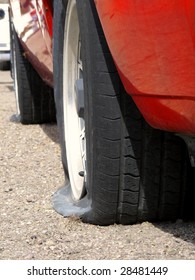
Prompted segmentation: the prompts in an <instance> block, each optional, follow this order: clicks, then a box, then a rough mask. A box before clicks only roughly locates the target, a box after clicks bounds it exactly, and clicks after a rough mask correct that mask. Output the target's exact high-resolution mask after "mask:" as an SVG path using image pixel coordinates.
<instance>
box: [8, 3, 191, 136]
mask: <svg viewBox="0 0 195 280" xmlns="http://www.w3.org/2000/svg"><path fill="white" fill-rule="evenodd" d="M94 2H95V4H96V7H97V11H98V14H99V17H100V21H101V23H102V27H103V30H104V33H105V36H106V39H107V42H108V45H109V48H110V50H111V53H112V56H113V58H114V61H115V64H116V67H117V69H118V72H119V74H120V77H121V80H122V82H123V85H124V87H125V89H126V91H127V93H128V94H130V95H131V96H132V97H133V99H134V101H135V103H136V104H137V106H138V108H139V110H140V111H141V113H142V114H143V116H144V118H145V119H146V121H147V122H148V123H149V124H150V125H151V126H153V127H155V128H158V129H162V130H167V131H172V132H177V133H182V134H190V135H191V134H192V135H194V134H195V2H194V0H172V1H170V0H150V1H148V0H107V1H105V0H94ZM10 3H11V8H12V13H13V22H14V25H15V28H16V31H17V32H18V35H19V38H20V40H21V42H22V44H23V47H24V49H25V55H26V56H27V57H28V58H29V60H30V61H31V62H32V64H33V66H34V68H35V69H36V70H37V71H38V73H39V74H40V75H41V77H42V78H43V80H45V81H46V82H47V83H48V84H50V85H53V73H52V72H53V63H52V1H49V0H20V1H17V0H10Z"/></svg>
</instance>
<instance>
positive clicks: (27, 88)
mask: <svg viewBox="0 0 195 280" xmlns="http://www.w3.org/2000/svg"><path fill="white" fill-rule="evenodd" d="M11 39H12V41H11V44H12V48H11V49H12V74H13V79H14V88H15V95H16V109H17V115H18V116H19V119H20V121H21V123H23V124H37V123H46V122H54V121H55V120H56V111H55V102H54V94H53V89H52V88H51V87H49V86H48V85H46V83H44V82H43V80H42V79H41V78H40V76H39V75H38V74H37V72H36V71H35V70H34V68H33V67H32V65H31V64H30V62H29V61H28V60H27V58H26V57H25V55H24V51H23V48H22V45H21V43H20V41H19V39H18V36H17V33H16V32H15V30H14V27H13V24H11Z"/></svg>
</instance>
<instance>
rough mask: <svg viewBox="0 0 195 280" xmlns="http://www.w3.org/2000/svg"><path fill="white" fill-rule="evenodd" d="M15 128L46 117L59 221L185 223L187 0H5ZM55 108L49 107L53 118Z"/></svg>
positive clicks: (194, 137) (194, 116)
mask: <svg viewBox="0 0 195 280" xmlns="http://www.w3.org/2000/svg"><path fill="white" fill-rule="evenodd" d="M10 15H11V29H12V58H13V59H12V60H13V73H14V80H15V90H16V100H17V109H18V115H19V117H20V120H21V122H22V123H23V124H34V123H44V122H51V121H55V118H56V116H57V124H58V128H59V133H60V142H61V151H62V162H63V166H64V172H65V176H66V177H67V178H68V180H66V182H67V183H66V186H65V187H64V188H62V189H60V190H59V191H58V192H57V193H56V194H55V195H54V197H53V202H54V208H55V209H56V210H57V211H58V212H59V213H61V214H62V215H64V216H69V215H78V216H79V217H81V219H82V220H83V221H84V222H89V223H94V224H99V225H108V224H113V223H122V224H132V223H136V222H142V221H163V220H176V219H177V218H181V219H191V218H194V216H195V203H194V199H195V170H194V166H195V2H194V1H193V0H172V1H170V0H150V1H148V0H107V1H106V0H77V1H76V0H55V1H51V0H50V1H49V0H21V1H16V0H11V1H10ZM55 108H56V111H55Z"/></svg>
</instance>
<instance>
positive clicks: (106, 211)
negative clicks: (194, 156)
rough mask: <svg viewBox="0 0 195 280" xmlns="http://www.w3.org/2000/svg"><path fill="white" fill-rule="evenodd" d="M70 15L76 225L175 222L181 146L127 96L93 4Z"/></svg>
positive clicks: (57, 38) (59, 57) (58, 39)
mask: <svg viewBox="0 0 195 280" xmlns="http://www.w3.org/2000/svg"><path fill="white" fill-rule="evenodd" d="M55 2H56V3H54V75H55V83H56V86H55V97H56V107H57V122H58V126H59V132H60V142H61V150H62V161H63V166H64V170H65V174H66V175H68V170H67V162H66V145H65V139H64V138H65V137H64V120H63V106H62V104H63V100H62V90H63V77H62V75H63V74H62V73H63V71H62V70H63V66H62V61H63V34H64V29H63V27H64V21H65V13H66V5H65V8H63V5H62V2H61V1H60V0H59V1H55ZM77 11H78V17H79V23H80V32H81V34H80V35H81V42H82V59H83V71H84V90H85V127H86V142H87V179H88V180H87V186H86V191H87V199H88V200H89V204H90V205H91V208H90V210H88V211H87V212H85V213H84V214H82V215H81V218H82V220H83V221H84V222H88V223H92V224H98V225H109V224H113V223H122V224H133V223H137V222H142V221H164V220H172V221H174V220H176V219H177V218H180V217H182V213H183V207H184V205H185V203H186V202H184V201H186V200H185V198H184V196H185V195H184V194H185V193H186V187H187V183H186V170H187V169H186V168H185V166H186V163H187V162H188V158H187V151H186V147H185V144H184V142H183V141H182V140H181V139H180V138H179V137H176V136H174V135H173V134H171V133H166V132H162V131H159V130H156V129H153V128H152V127H150V126H149V125H148V124H147V123H146V122H145V120H144V119H143V117H142V115H141V114H140V112H139V111H138V109H137V107H136V106H135V104H134V102H133V100H132V98H131V97H130V96H129V95H127V94H126V92H125V90H124V88H123V85H122V83H121V81H120V78H119V75H118V73H117V70H116V68H115V65H114V62H113V59H112V56H111V54H110V51H109V48H108V46H107V43H106V39H105V37H104V33H103V31H102V28H101V24H100V21H99V18H98V15H97V11H96V8H95V4H94V1H93V0H82V1H77ZM67 148H68V147H67ZM77 203H79V202H77Z"/></svg>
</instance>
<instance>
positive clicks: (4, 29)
mask: <svg viewBox="0 0 195 280" xmlns="http://www.w3.org/2000/svg"><path fill="white" fill-rule="evenodd" d="M8 8H9V5H8V4H1V3H0V12H1V13H2V18H0V30H1V36H0V61H1V62H2V61H10V30H9V14H8V13H9V12H8Z"/></svg>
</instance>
